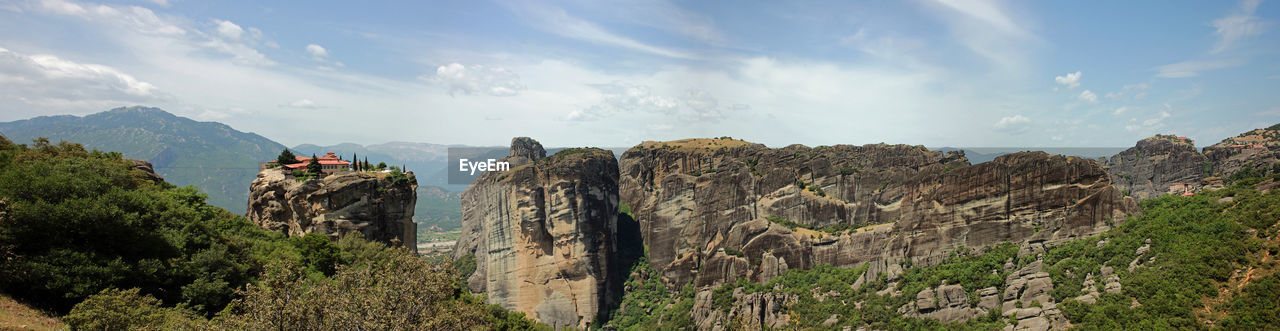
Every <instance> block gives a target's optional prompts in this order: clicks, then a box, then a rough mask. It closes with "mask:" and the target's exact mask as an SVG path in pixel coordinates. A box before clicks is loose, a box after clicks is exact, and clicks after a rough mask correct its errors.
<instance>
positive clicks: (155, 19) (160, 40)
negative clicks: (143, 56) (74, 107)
mask: <svg viewBox="0 0 1280 331" xmlns="http://www.w3.org/2000/svg"><path fill="white" fill-rule="evenodd" d="M32 9H34V10H37V11H40V12H42V13H47V14H55V15H67V16H73V17H77V18H80V19H82V20H84V21H86V22H90V23H93V24H94V25H96V28H98V29H101V30H104V32H103V33H104V34H105V35H107V36H110V37H112V38H116V39H119V40H120V41H121V42H122V43H123V44H126V45H127V46H129V47H131V48H133V49H147V51H157V50H166V51H170V50H183V51H186V52H188V53H189V54H187V55H195V54H198V53H201V51H213V52H215V53H220V54H225V55H230V56H231V58H230V60H231V61H233V62H235V63H239V64H247V65H264V66H270V65H274V64H275V61H272V60H271V59H269V58H267V56H266V55H264V54H262V53H261V52H258V51H257V50H256V49H254V47H253V44H251V43H254V42H258V40H256V39H257V38H260V37H261V31H258V32H257V33H254V31H256V30H257V29H253V28H250V29H249V34H248V35H247V36H246V34H245V31H244V29H243V28H242V27H240V26H239V25H237V24H235V23H233V22H230V21H225V20H214V26H213V28H212V29H211V30H210V31H201V30H200V29H198V28H195V27H188V28H183V27H182V26H183V25H185V23H186V22H187V21H185V20H182V19H176V18H172V17H161V16H160V15H157V14H156V13H155V12H153V11H151V10H150V9H147V8H143V7H138V6H110V5H100V4H90V3H84V4H81V3H75V2H70V1H66V0H40V1H39V3H38V4H37V5H34V6H33V7H32ZM246 37H250V38H246ZM267 43H268V44H270V43H271V42H269V41H268V42H267Z"/></svg>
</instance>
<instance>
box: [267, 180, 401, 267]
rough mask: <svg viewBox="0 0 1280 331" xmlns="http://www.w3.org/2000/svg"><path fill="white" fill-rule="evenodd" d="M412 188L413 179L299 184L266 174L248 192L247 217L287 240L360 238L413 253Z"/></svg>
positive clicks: (319, 181) (303, 182) (323, 181)
mask: <svg viewBox="0 0 1280 331" xmlns="http://www.w3.org/2000/svg"><path fill="white" fill-rule="evenodd" d="M416 186H417V182H416V180H415V179H414V177H413V174H412V173H408V174H407V175H406V176H404V177H397V176H392V175H391V174H389V173H375V172H344V173H337V174H333V175H329V176H326V177H324V178H320V179H315V178H313V179H309V180H305V181H298V180H296V179H294V178H292V177H288V176H286V175H285V174H284V172H282V171H280V170H276V169H266V170H263V171H262V172H260V173H258V178H257V179H254V181H253V184H252V185H251V186H250V188H249V209H248V212H247V215H246V216H247V217H248V218H249V220H250V221H253V222H254V223H257V224H258V225H259V226H261V227H263V228H264V229H267V230H272V231H280V232H282V233H286V234H288V235H290V236H301V235H305V234H307V233H312V232H315V233H323V234H325V235H328V236H330V237H333V238H337V237H339V236H342V235H345V234H348V233H360V234H362V235H364V237H365V239H368V240H373V241H379V242H384V243H388V244H391V245H394V246H403V247H406V248H410V249H415V248H416V246H415V243H416V242H417V225H416V224H415V223H414V222H413V208H414V205H415V204H416V203H417V194H416V193H414V188H415V187H416Z"/></svg>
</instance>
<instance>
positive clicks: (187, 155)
mask: <svg viewBox="0 0 1280 331" xmlns="http://www.w3.org/2000/svg"><path fill="white" fill-rule="evenodd" d="M0 132H4V134H5V135H6V136H8V137H9V138H10V139H13V141H16V142H28V141H31V140H33V139H36V138H39V137H49V138H51V139H52V140H53V141H54V142H55V143H56V142H58V141H61V140H66V141H74V142H79V143H83V144H85V146H86V147H88V148H93V149H100V150H107V151H115V152H120V153H122V154H123V155H124V156H125V157H128V158H133V159H140V160H146V161H150V162H151V163H152V164H153V165H154V166H155V170H156V172H157V173H159V174H160V175H161V176H164V178H165V180H166V181H168V182H169V183H174V184H177V185H178V186H187V185H195V186H197V187H200V188H201V189H202V190H203V191H204V192H206V193H208V194H209V198H208V201H209V202H210V204H212V205H215V206H219V207H222V208H225V209H227V210H229V211H231V212H232V213H233V214H237V215H240V214H244V211H245V206H246V204H245V201H248V199H249V192H248V190H245V186H246V185H248V184H247V183H249V182H251V181H253V179H254V177H255V176H257V174H258V163H259V162H264V161H269V160H274V159H275V158H276V155H277V153H279V152H280V151H281V150H282V149H284V148H285V146H284V145H281V144H279V143H277V142H274V141H271V140H270V139H267V138H265V137H263V136H260V135H257V134H253V133H248V132H240V131H236V130H235V129H233V128H231V127H229V126H227V125H225V124H221V123H216V122H199V121H195V120H192V119H189V118H185V117H180V116H176V115H173V114H170V113H168V112H165V111H163V110H160V109H157V108H147V107H128V108H116V109H112V110H110V111H106V112H101V113H97V114H91V115H87V116H84V117H75V116H45V117H37V118H32V119H28V120H20V121H14V122H6V123H0ZM293 152H295V153H299V152H298V150H296V149H295V150H294V151H293ZM298 155H304V154H302V153H299V154H298ZM322 155H323V154H322Z"/></svg>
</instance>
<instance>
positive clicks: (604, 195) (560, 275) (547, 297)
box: [453, 137, 618, 328]
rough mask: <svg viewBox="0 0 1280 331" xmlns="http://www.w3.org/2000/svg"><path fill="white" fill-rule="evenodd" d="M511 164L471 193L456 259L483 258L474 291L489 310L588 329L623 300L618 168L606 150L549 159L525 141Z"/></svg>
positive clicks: (486, 176)
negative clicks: (617, 286)
mask: <svg viewBox="0 0 1280 331" xmlns="http://www.w3.org/2000/svg"><path fill="white" fill-rule="evenodd" d="M510 155H511V156H509V157H507V158H504V159H503V160H502V161H503V162H510V166H511V168H510V170H506V171H490V172H485V173H483V174H481V175H480V177H479V178H477V179H476V181H475V182H474V183H473V184H471V186H470V187H468V188H467V190H466V191H465V192H463V193H462V236H461V238H460V239H459V240H458V244H457V246H455V248H454V252H453V256H454V258H455V259H457V258H463V257H464V256H466V255H468V254H474V255H475V261H476V270H475V272H474V273H473V274H472V275H471V276H470V278H469V279H468V282H467V283H468V286H469V287H470V288H471V290H472V291H475V292H484V293H486V294H487V295H488V300H489V303H491V304H498V305H502V306H503V307H505V308H507V309H511V310H514V311H519V312H523V313H525V314H527V315H528V316H532V317H534V318H536V319H537V320H538V321H541V322H543V323H546V324H548V325H552V326H555V327H557V328H559V327H562V326H574V327H578V328H586V327H587V326H588V325H589V324H590V323H591V321H592V320H593V319H594V318H596V316H597V314H599V313H600V312H601V311H603V310H604V309H605V307H606V306H608V305H610V304H612V303H613V301H614V300H616V295H614V293H611V291H613V288H614V287H612V286H611V285H612V284H613V283H614V282H617V280H616V279H613V278H616V277H615V276H613V275H614V273H612V272H610V268H614V267H616V266H614V265H613V264H614V263H615V261H613V255H614V252H615V245H616V235H617V233H616V229H617V222H618V220H617V216H618V214H617V212H618V163H617V159H615V158H614V156H613V153H612V152H609V151H606V150H602V149H596V148H575V149H567V150H564V151H561V152H559V153H556V154H555V155H552V156H549V157H548V156H546V151H545V150H543V148H542V145H541V144H539V143H538V142H537V141H534V140H533V139H529V138H525V137H520V138H515V139H512V143H511V154H510Z"/></svg>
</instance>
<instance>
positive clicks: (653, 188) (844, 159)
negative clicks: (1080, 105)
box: [620, 139, 1139, 287]
mask: <svg viewBox="0 0 1280 331" xmlns="http://www.w3.org/2000/svg"><path fill="white" fill-rule="evenodd" d="M621 172H622V177H621V184H620V185H621V186H620V194H621V198H622V202H623V203H624V204H627V205H629V206H630V207H631V210H632V211H634V212H635V215H636V219H637V220H638V221H639V222H640V224H641V228H642V236H643V237H644V242H645V245H646V247H647V248H648V252H649V263H650V265H652V266H653V267H654V268H656V269H657V271H658V272H660V273H661V274H662V276H663V277H664V281H666V283H667V284H668V286H671V287H676V286H680V285H683V284H685V283H688V282H690V281H692V282H694V283H695V285H696V286H707V285H714V284H719V283H723V282H727V281H732V280H733V279H735V278H737V277H747V278H749V279H752V280H755V281H763V280H766V279H768V278H770V277H772V276H776V275H778V274H781V273H782V272H783V271H785V270H786V269H787V268H806V269H807V268H810V267H812V266H814V265H816V264H820V263H826V264H831V265H834V266H837V267H855V266H857V265H860V264H862V263H864V262H870V267H869V270H868V272H867V274H868V275H873V276H874V275H876V274H878V273H880V272H885V273H887V274H889V275H890V277H891V278H892V277H896V275H897V274H899V273H900V272H901V267H900V266H899V263H898V262H900V261H902V260H904V259H909V260H911V262H912V263H913V264H915V265H931V264H934V263H937V262H939V261H941V260H942V259H943V258H945V257H946V255H947V254H948V253H949V252H950V251H953V250H956V249H961V248H965V249H978V248H983V247H989V246H993V245H995V244H998V243H1001V242H1015V243H1033V242H1057V241H1061V240H1067V239H1071V238H1077V237H1082V236H1089V235H1094V234H1098V233H1101V232H1102V231H1105V230H1107V229H1109V228H1110V227H1111V225H1112V224H1113V223H1112V222H1113V221H1114V222H1119V221H1122V220H1123V218H1124V216H1125V215H1127V214H1130V213H1136V212H1139V210H1138V207H1137V204H1136V203H1135V202H1134V200H1133V199H1130V198H1126V197H1124V196H1123V194H1122V193H1121V192H1120V190H1118V189H1116V188H1115V187H1114V186H1112V185H1111V180H1110V177H1109V176H1108V175H1107V173H1106V172H1105V171H1104V170H1103V168H1102V167H1101V166H1099V165H1098V164H1097V163H1096V162H1094V161H1093V160H1088V159H1079V158H1069V157H1062V156H1051V155H1048V154H1045V153H1041V152H1024V153H1016V154H1010V155H1005V156H1001V157H999V158H997V159H996V160H995V161H992V162H987V163H982V164H978V165H969V163H968V161H967V160H966V159H965V157H964V155H963V153H962V152H949V153H941V152H934V151H929V150H927V149H925V148H923V147H919V146H906V145H884V144H880V145H865V146H847V145H838V146H829V147H828V146H823V147H817V148H809V147H804V146H799V145H792V146H787V147H785V148H776V149H774V148H767V147H765V146H763V145H759V144H751V143H747V142H743V141H739V140H732V139H687V140H681V141H673V142H646V143H644V144H641V145H639V146H636V147H634V148H632V149H630V150H628V151H627V152H626V153H625V154H623V156H622V161H621ZM814 229H816V231H815V230H814ZM723 248H730V249H732V251H734V253H735V254H729V253H728V251H727V250H725V249H723ZM738 252H741V253H738Z"/></svg>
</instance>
